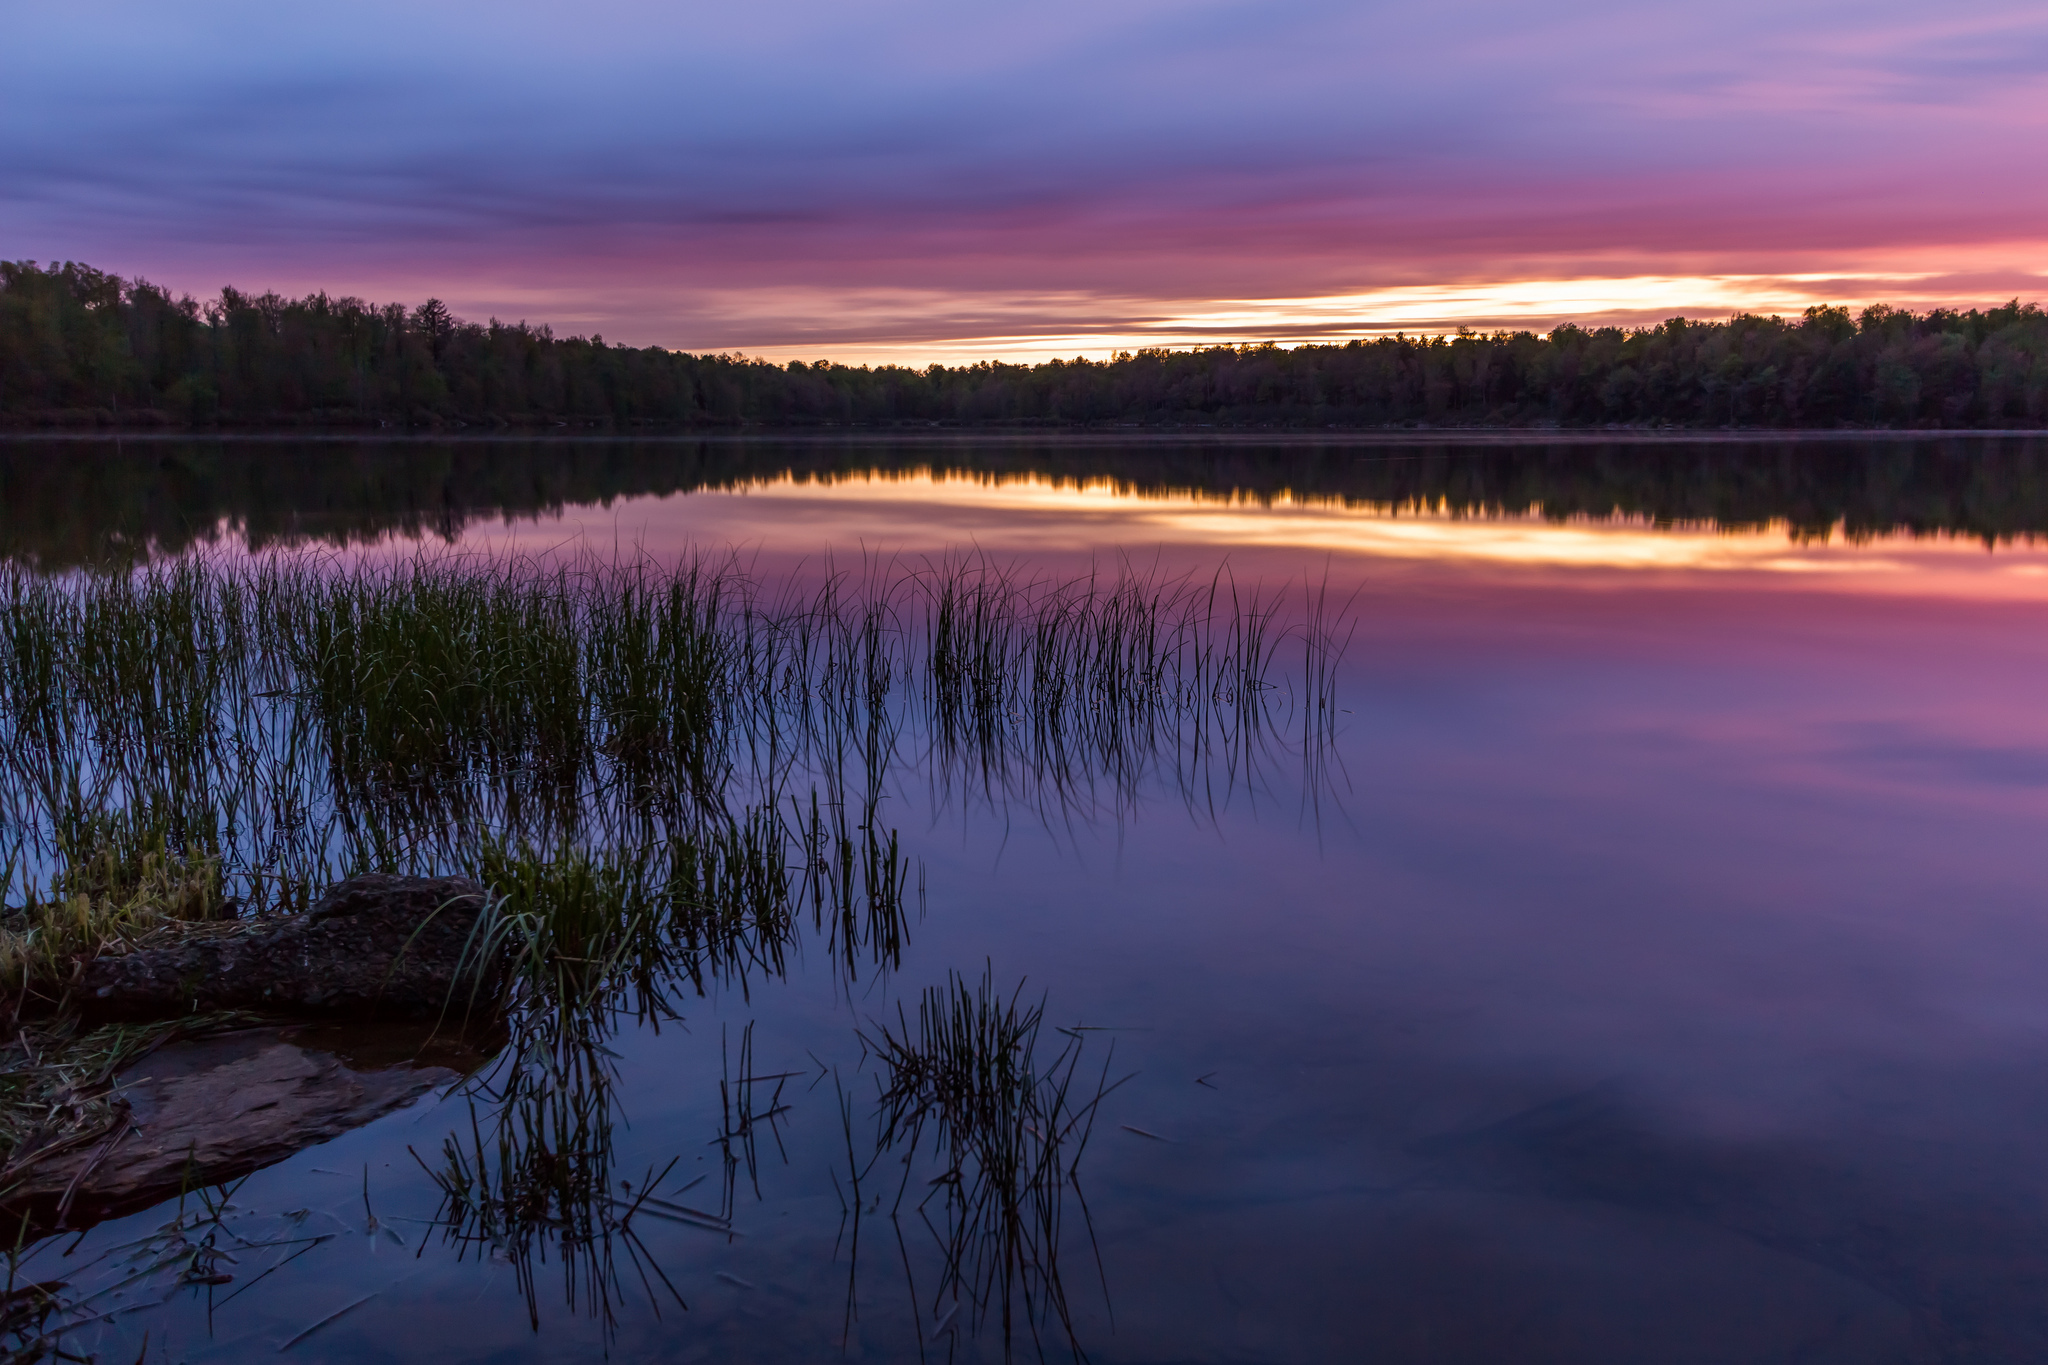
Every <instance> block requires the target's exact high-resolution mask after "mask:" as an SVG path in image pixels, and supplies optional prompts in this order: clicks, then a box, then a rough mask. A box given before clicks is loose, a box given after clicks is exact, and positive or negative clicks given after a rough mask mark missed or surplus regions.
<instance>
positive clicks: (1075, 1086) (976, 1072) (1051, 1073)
mask: <svg viewBox="0 0 2048 1365" xmlns="http://www.w3.org/2000/svg"><path fill="white" fill-rule="evenodd" d="M1043 1021H1044V1005H1043V1002H1042V1001H1041V1002H1040V1003H1038V1004H1035V1005H1027V1004H1025V1003H1024V1002H1023V986H1022V985H1021V983H1020V984H1019V986H1018V987H1017V988H1016V990H1014V991H1012V992H1011V993H1010V994H1009V995H1008V996H1007V997H1006V996H1004V995H1003V993H1002V992H1000V991H999V990H998V989H997V987H996V984H995V976H994V970H993V968H992V967H991V968H989V969H987V970H985V971H984V973H983V975H982V977H981V980H980V981H979V982H976V983H973V984H969V983H968V982H967V981H966V980H965V979H963V978H962V977H960V976H959V975H958V974H949V975H948V977H947V979H946V983H945V984H944V985H943V986H934V987H931V988H929V989H927V990H926V991H925V992H924V994H923V997H922V998H921V1000H920V1001H919V1003H918V1011H917V1020H916V1023H915V1024H912V1022H911V1021H910V1019H909V1017H908V1016H907V1014H906V1013H904V1012H903V1011H902V1009H901V1007H900V1006H899V1009H898V1015H897V1027H896V1028H893V1029H892V1028H889V1027H888V1026H886V1025H884V1026H882V1027H880V1028H879V1029H877V1030H876V1031H875V1032H874V1033H872V1034H869V1033H865V1032H864V1033H862V1034H861V1041H862V1042H863V1043H864V1044H865V1046H866V1047H867V1048H868V1050H869V1051H870V1053H872V1055H873V1056H875V1057H876V1058H877V1059H878V1060H879V1061H880V1063H881V1066H882V1079H881V1092H880V1095H879V1098H878V1102H877V1109H876V1114H877V1124H878V1137H877V1141H876V1144H875V1152H874V1155H873V1157H872V1158H870V1160H869V1162H868V1163H867V1168H866V1170H863V1169H861V1168H860V1167H858V1166H856V1167H855V1168H854V1170H853V1194H854V1200H853V1205H852V1213H853V1217H854V1220H855V1227H854V1236H855V1238H856V1240H857V1239H858V1237H859V1219H860V1203H861V1197H860V1185H861V1181H862V1180H863V1179H864V1178H867V1177H868V1176H869V1175H870V1173H871V1172H872V1171H873V1169H874V1167H875V1166H876V1165H878V1164H880V1162H881V1157H882V1155H883V1154H884V1153H890V1152H898V1151H900V1152H901V1153H902V1154H903V1156H902V1160H901V1165H902V1168H903V1175H902V1178H901V1182H900V1184H899V1186H898V1189H897V1192H896V1204H895V1209H894V1211H893V1212H892V1220H893V1219H894V1218H895V1217H896V1216H897V1215H900V1213H901V1212H903V1211H904V1209H905V1206H906V1204H908V1205H910V1206H911V1208H913V1209H914V1211H915V1213H916V1214H917V1215H918V1217H919V1218H920V1219H921V1221H922V1222H923V1223H924V1225H925V1227H926V1229H927V1230H928V1231H929V1232H930V1234H931V1236H932V1238H933V1241H934V1243H935V1244H936V1246H937V1249H938V1251H939V1253H940V1259H941V1267H942V1268H941V1271H940V1274H939V1277H938V1283H937V1285H936V1288H935V1290H934V1292H933V1295H932V1299H931V1302H930V1303H929V1304H925V1303H920V1304H918V1308H919V1310H920V1312H921V1313H922V1314H925V1315H928V1316H927V1317H925V1318H924V1319H923V1320H944V1319H946V1318H950V1317H951V1316H952V1315H953V1313H954V1312H956V1311H958V1310H959V1309H960V1308H962V1307H963V1306H964V1307H965V1309H966V1314H965V1316H966V1318H967V1321H968V1324H969V1325H970V1326H971V1327H972V1328H974V1329H976V1330H979V1328H980V1327H981V1325H982V1324H983V1323H984V1322H988V1321H993V1322H995V1323H996V1324H997V1325H998V1326H999V1328H1000V1335H1001V1338H1002V1342H1003V1354H1004V1357H1005V1358H1006V1359H1007V1358H1009V1356H1010V1355H1011V1352H1012V1350H1013V1348H1014V1345H1015V1344H1016V1342H1017V1341H1018V1340H1019V1339H1021V1338H1023V1337H1024V1336H1026V1335H1028V1337H1029V1339H1030V1340H1031V1342H1032V1343H1033V1345H1034V1346H1035V1348H1036V1351H1037V1354H1039V1355H1040V1356H1041V1357H1043V1355H1044V1354H1045V1346H1046V1341H1045V1335H1044V1334H1045V1332H1046V1330H1047V1329H1048V1328H1051V1327H1054V1326H1057V1328H1058V1330H1059V1334H1060V1336H1061V1337H1062V1338H1063V1339H1064V1342H1065V1345H1066V1347H1067V1349H1068V1350H1070V1351H1071V1352H1072V1353H1073V1354H1074V1355H1075V1356H1076V1357H1077V1358H1081V1359H1085V1358H1086V1357H1085V1353H1084V1352H1083V1351H1082V1350H1081V1346H1080V1342H1079V1340H1078V1338H1077V1337H1076V1335H1075V1329H1074V1321H1073V1315H1072V1312H1071V1310H1070V1308H1069V1304H1068V1298H1067V1290H1066V1284H1065V1280H1064V1278H1063V1276H1062V1274H1061V1269H1060V1263H1061V1251H1062V1248H1063V1246H1064V1244H1065V1242H1066V1240H1067V1229H1066V1210H1067V1200H1068V1196H1069V1195H1071V1196H1072V1197H1073V1202H1074V1207H1075V1208H1076V1209H1077V1210H1078V1212H1079V1214H1080V1221H1081V1224H1082V1228H1083V1229H1084V1231H1085V1233H1086V1235H1087V1238H1088V1240H1089V1244H1090V1246H1091V1247H1092V1246H1093V1245H1094V1228H1093V1223H1092V1220H1091V1219H1090V1217H1089V1214H1088V1205H1087V1200H1086V1199H1085V1197H1083V1195H1082V1193H1081V1187H1080V1182H1079V1178H1078V1170H1079V1166H1080V1161H1081V1156H1082V1153H1083V1151H1084V1150H1085V1149H1086V1147H1087V1145H1088V1139H1089V1135H1090V1134H1091V1132H1092V1131H1093V1128H1094V1122H1095V1114H1096V1111H1097V1110H1098V1108H1099V1107H1100V1105H1101V1103H1102V1101H1103V1099H1104V1098H1105V1097H1106V1096H1107V1095H1108V1094H1109V1093H1110V1092H1111V1091H1113V1090H1114V1089H1116V1087H1117V1085H1120V1084H1122V1082H1121V1081H1119V1082H1116V1083H1115V1084H1111V1083H1110V1082H1109V1080H1108V1065H1109V1063H1108V1059H1107V1058H1105V1059H1104V1064H1103V1070H1102V1073H1101V1075H1100V1076H1099V1077H1098V1078H1096V1080H1095V1082H1094V1084H1093V1086H1092V1087H1089V1086H1087V1085H1085V1084H1082V1083H1081V1078H1080V1076H1079V1074H1078V1068H1079V1062H1080V1056H1081V1039H1080V1035H1079V1034H1078V1033H1067V1034H1066V1036H1065V1041H1064V1042H1063V1043H1062V1044H1061V1046H1060V1047H1059V1048H1057V1049H1056V1050H1055V1051H1054V1053H1053V1055H1052V1056H1051V1057H1050V1058H1047V1057H1044V1056H1042V1055H1041V1054H1040V1051H1039V1032H1040V1028H1041V1026H1042V1024H1043ZM847 1124H848V1139H849V1143H848V1145H849V1148H851V1110H850V1109H848V1111H847ZM920 1155H922V1156H924V1157H925V1158H926V1159H927V1160H928V1161H931V1162H932V1163H933V1164H935V1165H936V1166H937V1168H938V1169H937V1173H936V1174H935V1175H933V1176H932V1177H931V1178H930V1179H929V1180H928V1181H927V1182H926V1185H925V1190H926V1192H925V1193H924V1194H923V1196H922V1197H920V1198H918V1199H916V1200H915V1201H914V1203H913V1202H912V1201H911V1200H910V1198H909V1195H910V1190H911V1188H912V1185H911V1174H912V1169H913V1161H914V1160H915V1159H916V1158H918V1157H919V1156H920ZM927 1169H928V1168H927ZM919 1173H920V1174H922V1171H920V1172H919ZM898 1232H899V1235H900V1233H901V1224H900V1222H899V1223H898ZM905 1263H906V1264H908V1252H907V1249H906V1252H905ZM1099 1268H1100V1267H1099V1255H1098V1270H1099ZM912 1292H913V1295H914V1294H915V1289H914V1287H913V1291H912ZM852 1301H853V1298H852V1291H851V1286H849V1297H848V1302H849V1305H851V1303H852ZM948 1301H950V1304H951V1306H950V1307H948V1306H947V1305H948Z"/></svg>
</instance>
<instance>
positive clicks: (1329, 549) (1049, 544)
mask: <svg viewBox="0 0 2048 1365" xmlns="http://www.w3.org/2000/svg"><path fill="white" fill-rule="evenodd" d="M463 544H464V545H465V547H467V548H471V549H491V550H494V551H505V552H515V553H525V554H542V555H547V554H557V553H562V552H565V551H567V552H573V551H579V550H586V549H587V550H594V551H598V552H600V553H609V552H611V551H612V550H614V549H629V550H633V551H638V552H644V553H647V554H650V555H653V556H655V557H656V558H668V557H671V556H675V555H680V554H687V553H690V552H693V551H695V552H702V551H722V550H725V549H727V548H734V549H738V550H740V551H742V552H743V553H746V554H748V555H750V556H752V557H754V558H757V559H765V560H769V561H781V560H789V559H812V560H815V559H817V558H819V557H822V556H826V555H829V556H831V557H832V558H834V559H835V560H839V561H842V562H843V561H846V560H849V559H857V558H859V557H861V556H874V555H885V556H886V555H896V556H910V557H921V556H930V555H936V554H943V553H948V552H958V551H977V550H978V551H981V552H985V553H989V554H992V555H995V556H998V557H1002V558H1012V557H1023V558H1031V559H1044V560H1055V561H1069V560H1073V559H1076V558H1080V559H1088V558H1096V559H1100V558H1102V557H1104V556H1106V555H1109V554H1113V553H1116V552H1119V551H1121V552H1123V553H1126V554H1130V555H1133V556H1143V557H1145V558H1146V559H1148V560H1150V559H1151V558H1153V557H1154V556H1155V555H1156V556H1157V557H1158V559H1159V560H1160V562H1162V563H1164V564H1167V565H1170V566H1174V567H1193V566H1200V565H1203V564H1213V563H1215V562H1217V561H1219V560H1224V559H1227V560H1228V561H1229V562H1230V563H1232V564H1233V565H1237V566H1240V567H1256V568H1259V569H1265V568H1267V567H1269V566H1270V567H1275V568H1283V571H1284V572H1287V573H1290V574H1298V573H1299V572H1300V571H1301V568H1302V562H1303V558H1304V556H1307V557H1312V558H1313V560H1314V561H1315V562H1318V563H1330V564H1331V565H1332V566H1333V567H1340V568H1348V569H1353V570H1361V571H1362V570H1368V569H1371V568H1373V567H1374V566H1379V567H1384V568H1388V569H1395V568H1398V569H1401V570H1403V571H1410V572H1427V571H1428V570H1430V569H1431V568H1437V569H1443V570H1450V571H1456V572H1459V573H1462V574H1467V575H1489V576H1490V575H1512V576H1513V577H1515V578H1516V579H1518V580H1527V579H1529V578H1530V577H1532V576H1535V577H1562V578H1582V579H1589V580H1592V581H1612V580H1614V579H1615V578H1616V577H1617V576H1619V577H1622V578H1626V579H1628V580H1630V581H1644V582H1649V581H1658V580H1662V581H1669V582H1674V583H1685V582H1700V581H1702V580H1706V581H1716V582H1726V581H1729V580H1731V579H1734V578H1741V577H1748V578H1753V579H1757V580H1761V581H1780V582H1796V583H1797V584H1798V585H1800V586H1801V587H1807V588H1824V589H1828V590H1839V591H1862V592H1880V593H1914V594H1921V593H1935V594H1962V595H1967V596H1973V597H1981V596H1994V597H2021V598H2042V597H2048V548H2044V547H2043V546H2041V545H2038V544H2036V543H2033V542H2022V543H2014V544H2003V545H1999V546H1997V547H1996V548H1987V547H1986V546H1985V545H1984V544H1983V543H1982V542H1981V541H1978V540H1968V539H1963V538H1960V537H1956V536H1947V535H1929V536H1912V535H1906V534H1890V535H1883V536H1877V537H1871V538H1859V539H1853V540H1852V539H1851V538H1849V537H1846V536H1844V535H1842V534H1841V533H1840V532H1839V531H1837V532H1836V533H1835V534H1832V535H1829V536H1827V537H1826V538H1825V539H1818V538H1812V537H1800V536H1795V535H1794V534H1793V532H1792V531H1791V529H1790V528H1789V527H1787V526H1786V525H1783V524H1778V525H1772V526H1765V527H1761V528H1742V529H1736V530H1728V529H1721V528H1717V527H1712V526H1698V525H1682V526H1657V525H1653V524H1651V523H1650V522H1648V521H1647V520H1645V519H1642V518H1636V517H1615V518H1606V519H1596V518H1588V517H1575V518H1571V519H1566V520H1551V519H1546V518H1544V517H1543V516H1541V515H1537V514H1509V515H1500V516H1490V517H1489V516H1474V515H1459V514H1453V513H1450V512H1448V511H1445V510H1442V509H1435V510H1431V509H1417V508H1391V507H1388V506H1385V505H1377V506H1372V505H1359V504H1345V503H1343V502H1341V501H1338V500H1335V499H1315V498H1296V497H1292V496H1286V495H1283V496H1280V497H1277V498H1272V499H1254V498H1249V497H1241V496H1227V495H1217V494H1204V493H1197V492H1172V493H1158V492H1151V491H1147V492H1137V491H1133V490H1131V489H1129V488H1128V487H1124V486H1120V485H1118V484H1116V483H1114V482H1112V481H1109V480H1096V481H1089V482H1075V481H1071V480H1068V481H1062V480H1058V479H1054V478H1048V477H1046V476H1043V475H1037V474H1029V475H1016V476H969V475H958V474H933V473H930V472H920V473H910V474H902V473H856V474H848V475H840V476H834V477H832V478H830V479H813V478H793V477H790V476H787V475H784V476H779V477H776V478H770V479H765V480H762V481H760V482H756V483H750V484H746V485H742V486H740V487H738V488H736V489H733V490H721V491H698V492H691V493H683V494H675V495H671V496H667V497H648V498H632V499H624V500H621V501H620V502H618V503H616V504H613V505H612V506H610V507H602V508H600V507H587V506H586V507H575V508H570V509H567V510H566V511H564V512H563V513H562V514H560V516H559V517H555V518H546V519H541V520H537V521H530V522H515V523H496V524H492V525H489V526H477V527H472V528H470V530H468V531H467V532H465V534H464V536H463ZM1283 566H1284V567H1283Z"/></svg>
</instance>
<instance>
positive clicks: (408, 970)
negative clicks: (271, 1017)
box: [72, 873, 492, 1022]
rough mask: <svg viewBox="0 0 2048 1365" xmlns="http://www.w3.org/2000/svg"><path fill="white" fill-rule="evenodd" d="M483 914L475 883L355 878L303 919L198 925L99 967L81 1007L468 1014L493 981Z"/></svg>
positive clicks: (101, 1017) (152, 1015)
mask: <svg viewBox="0 0 2048 1365" xmlns="http://www.w3.org/2000/svg"><path fill="white" fill-rule="evenodd" d="M484 905H485V898H484V893H483V888H481V887H480V886H478V885H477V884H476V883H475V882H473V881H470V880H469V879H468V878H466V877H399V876H392V875H388V874H384V873H370V874H366V875H364V876H360V877H351V878H350V879H349V880H347V881H344V882H340V883H338V884H336V885H335V886H333V887H332V888H330V889H329V890H328V892H327V893H326V894H325V895H324V896H322V897H321V898H320V900H319V902H318V903H317V904H315V905H314V906H313V907H312V909H310V910H308V911H306V912H305V913H304V914H299V915H289V916H281V917H278V918H274V919H261V920H253V921H248V922H237V923H229V924H225V925H199V926H194V927H193V928H192V929H191V930H190V931H188V932H186V933H184V934H183V935H182V936H181V937H180V938H179V939H178V940H177V941H175V942H172V943H168V944H161V945H154V944H153V945H149V946H145V947H141V948H137V949H135V950H133V951H130V952H126V953H121V954H111V955H107V956H103V957H100V958H97V959H95V960H94V961H93V962H91V963H89V964H88V965H87V966H86V968H85V971H84V974H83V977H82V979H81V980H80V983H79V986H78V988H77V989H76V990H75V991H74V992H73V995H72V1000H73V1003H74V1004H75V1005H76V1007H77V1008H78V1010H79V1012H80V1013H81V1014H82V1015H83V1016H84V1017H85V1018H86V1019H88V1020H90V1021H94V1022H99V1021H107V1020H142V1019H165V1018H173V1017H176V1016H178V1015H183V1014H191V1013H196V1012H204V1011H212V1010H252V1011H258V1012H261V1013H266V1014H288V1015H311V1016H327V1017H344V1018H364V1019H367V1018H378V1019H426V1018H438V1017H441V1016H443V1015H445V1014H453V1015H458V1016H459V1015H461V1014H464V1013H466V1012H467V1011H468V1009H469V1007H470V1006H471V1005H472V1004H473V1003H475V1002H476V1001H478V1000H481V999H484V998H487V997H488V995H489V990H488V987H489V986H490V985H491V984H492V983H491V982H490V981H489V980H487V979H485V976H486V975H487V972H488V968H487V966H485V965H483V959H482V957H481V956H480V954H479V953H478V952H477V951H476V947H477V945H476V935H475V930H476V928H477V922H478V919H479V917H480V916H481V915H482V913H483V910H484Z"/></svg>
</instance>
